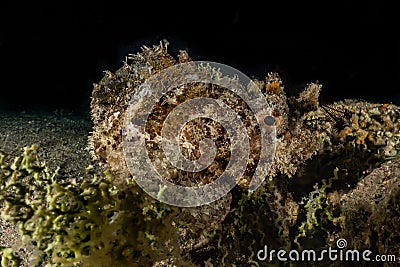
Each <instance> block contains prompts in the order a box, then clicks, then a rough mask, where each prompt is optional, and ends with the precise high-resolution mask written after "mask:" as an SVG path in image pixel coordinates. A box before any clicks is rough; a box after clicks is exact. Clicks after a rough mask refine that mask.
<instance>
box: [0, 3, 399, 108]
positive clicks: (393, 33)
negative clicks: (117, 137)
mask: <svg viewBox="0 0 400 267" xmlns="http://www.w3.org/2000/svg"><path fill="white" fill-rule="evenodd" d="M264 2H265V4H263V5H261V1H260V4H254V3H251V2H249V1H242V2H240V3H236V4H235V3H234V2H229V3H227V4H225V5H223V4H222V5H221V6H216V1H215V2H211V3H207V2H204V1H202V2H195V1H193V2H186V3H180V4H174V3H172V2H168V1H164V2H161V3H158V2H154V1H152V2H150V1H147V2H146V3H147V4H137V2H135V1H130V2H128V3H120V2H117V1H108V2H101V1H86V2H82V3H76V2H73V1H69V2H62V1H53V2H49V3H39V2H38V1H31V2H28V3H21V2H18V1H15V2H13V3H11V2H8V3H7V2H3V3H2V4H0V68H1V72H0V78H1V79H0V90H1V94H0V108H3V109H19V110H27V109H33V108H41V109H50V110H56V109H74V110H86V111H87V110H88V109H89V103H90V95H91V90H92V85H93V83H96V82H98V81H99V80H100V79H101V77H102V76H103V71H104V70H111V71H115V70H116V69H118V68H119V67H121V66H122V62H123V60H124V58H125V56H126V55H127V54H128V53H136V52H138V51H140V46H142V45H153V44H158V43H159V41H160V40H162V39H166V40H168V41H169V42H170V46H169V51H170V52H171V54H173V55H175V54H176V53H177V51H178V50H179V49H186V50H188V51H189V53H190V55H191V56H192V58H193V59H195V60H208V61H217V62H220V63H224V64H228V65H230V66H232V67H235V68H237V69H239V70H240V71H242V72H244V73H245V74H247V75H249V76H250V77H258V78H263V77H264V75H265V73H266V72H268V71H277V72H279V73H280V74H281V76H282V78H283V80H284V82H285V85H286V88H287V89H288V92H289V93H293V92H297V91H299V90H300V89H301V88H303V87H304V85H305V84H307V83H309V82H311V81H319V82H320V83H322V84H323V95H322V98H323V100H324V101H328V102H329V101H334V100H339V99H343V98H357V99H364V100H368V101H374V102H389V103H390V102H391V103H395V104H400V91H399V86H398V85H399V74H400V72H399V68H400V67H399V63H400V61H399V41H398V40H397V39H398V36H397V35H398V33H399V27H398V25H399V23H398V21H397V19H396V16H397V14H395V11H396V9H395V8H393V7H391V6H388V5H387V3H385V2H383V1H379V2H378V1H363V2H362V3H358V2H356V1H332V2H334V3H335V4H327V3H325V2H327V1H319V2H320V3H313V2H310V1H307V2H305V1H294V2H293V3H290V2H285V1H273V2H268V1H264ZM264 5H265V6H264Z"/></svg>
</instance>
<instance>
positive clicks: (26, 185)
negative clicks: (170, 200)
mask: <svg viewBox="0 0 400 267" xmlns="http://www.w3.org/2000/svg"><path fill="white" fill-rule="evenodd" d="M37 152H38V147H37V146H35V145H34V146H31V147H26V148H25V150H24V152H23V155H22V156H20V157H18V158H16V159H15V161H14V163H13V164H7V162H6V159H7V156H6V154H5V153H3V152H1V154H0V155H1V157H0V164H1V172H0V201H1V202H4V203H5V208H4V211H3V213H2V216H3V217H4V218H5V219H7V220H8V221H10V222H12V223H15V224H16V225H17V226H18V229H19V232H20V234H21V235H22V236H24V239H25V241H26V242H28V243H30V244H32V245H33V246H34V247H35V248H36V252H35V253H34V254H35V255H36V257H37V259H36V264H37V265H39V264H42V263H43V262H48V264H47V265H46V266H77V265H78V264H79V263H81V264H83V266H107V267H109V266H143V265H146V266H149V265H151V264H153V263H155V262H157V261H158V260H161V259H164V258H168V257H175V256H177V255H180V251H179V246H178V245H176V244H175V243H174V242H176V240H174V239H173V237H175V236H176V234H175V232H174V231H175V230H174V228H173V227H171V218H172V216H173V211H172V210H171V209H170V208H169V207H168V206H166V205H164V204H163V203H159V202H154V201H153V200H151V199H147V198H146V197H143V196H145V194H143V193H142V192H140V189H139V187H138V186H136V185H135V183H134V182H133V180H130V181H128V182H127V184H128V186H127V187H126V188H125V189H124V190H117V189H116V188H115V187H114V186H113V185H112V183H111V177H110V175H109V174H108V173H107V172H105V174H104V175H102V176H98V175H96V174H95V173H94V172H93V171H92V169H91V168H88V170H87V172H88V175H90V176H91V179H87V180H85V181H83V182H80V183H78V182H76V181H65V182H60V181H58V180H57V178H56V177H57V175H56V174H57V173H56V172H53V173H52V172H50V170H49V169H48V168H46V166H45V165H44V164H43V163H40V162H39V161H38V159H37ZM161 219H162V220H163V221H162V223H161ZM168 223H169V224H168ZM168 226H169V227H168ZM167 244H168V246H166V245H167ZM8 261H11V262H12V263H13V266H16V264H17V259H16V256H15V255H14V254H12V252H11V250H10V249H9V248H7V249H3V253H2V264H3V266H7V265H6V264H7V262H8Z"/></svg>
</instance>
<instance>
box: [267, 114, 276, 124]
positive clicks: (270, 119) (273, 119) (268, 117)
mask: <svg viewBox="0 0 400 267" xmlns="http://www.w3.org/2000/svg"><path fill="white" fill-rule="evenodd" d="M264 123H265V124H266V125H267V126H274V125H275V118H274V116H271V115H267V116H265V117H264Z"/></svg>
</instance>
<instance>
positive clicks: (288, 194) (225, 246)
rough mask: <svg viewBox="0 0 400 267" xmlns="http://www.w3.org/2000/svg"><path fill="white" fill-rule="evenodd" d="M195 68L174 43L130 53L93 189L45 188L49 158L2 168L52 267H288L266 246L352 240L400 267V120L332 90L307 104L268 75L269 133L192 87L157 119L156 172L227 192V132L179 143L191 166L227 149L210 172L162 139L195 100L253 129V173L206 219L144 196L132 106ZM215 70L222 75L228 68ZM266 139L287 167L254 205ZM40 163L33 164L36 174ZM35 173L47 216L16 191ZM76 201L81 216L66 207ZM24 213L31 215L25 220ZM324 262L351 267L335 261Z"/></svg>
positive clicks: (12, 202)
mask: <svg viewBox="0 0 400 267" xmlns="http://www.w3.org/2000/svg"><path fill="white" fill-rule="evenodd" d="M187 62H191V58H190V56H189V55H188V53H187V52H186V51H180V53H179V55H177V56H176V58H175V57H174V56H172V55H170V54H169V52H168V49H167V43H163V42H161V43H160V44H159V45H154V46H153V47H143V48H142V51H140V52H138V53H136V54H132V55H128V56H127V59H126V61H125V62H124V64H123V66H122V67H121V68H120V69H118V70H117V71H115V72H114V73H113V72H110V71H105V75H104V77H103V78H102V79H101V81H99V83H98V84H95V85H94V88H93V93H92V99H91V117H92V121H93V124H94V126H93V131H92V133H91V135H90V136H89V145H88V150H89V151H90V153H91V155H92V157H93V158H94V159H96V160H97V161H98V162H99V164H100V165H101V166H102V168H103V169H104V170H107V172H106V174H107V175H104V174H93V171H92V172H90V170H89V174H90V175H92V176H93V175H94V176H95V178H94V180H92V181H91V180H90V179H89V180H87V181H84V182H83V184H82V183H77V182H75V183H72V182H71V183H67V184H63V185H59V184H58V183H56V181H54V179H52V178H51V175H49V174H45V175H44V176H43V177H45V178H40V179H39V178H38V177H42V176H41V175H42V174H43V173H44V172H45V168H44V167H40V168H36V167H35V168H32V167H31V165H29V164H30V163H29V162H36V161H35V160H36V158H34V157H33V156H32V155H31V154H29V153H33V154H34V151H35V149H36V148H31V149H30V150H29V149H28V150H26V151H25V154H24V156H23V159H25V161H24V160H22V161H21V159H20V160H19V161H18V160H17V161H16V163H14V165H13V166H11V167H10V166H9V165H7V164H6V162H5V160H4V157H3V158H2V160H1V163H2V170H3V171H2V173H1V175H2V176H1V187H0V189H1V190H0V193H1V194H0V195H3V196H7V197H2V198H0V200H4V201H6V202H7V203H8V204H7V205H8V207H9V208H8V209H7V210H6V214H5V215H7V218H8V219H9V220H10V221H12V222H14V223H20V225H21V227H20V229H21V231H22V232H23V233H24V235H26V236H31V238H30V239H29V240H30V241H29V242H31V241H32V240H33V242H34V243H33V245H34V246H36V247H37V248H38V249H39V251H41V252H40V253H39V254H38V255H39V256H40V257H44V256H43V255H47V256H46V257H47V258H46V257H45V258H46V259H48V260H50V262H53V263H54V264H57V263H60V264H63V265H56V266H74V264H78V263H80V264H83V266H95V265H96V266H121V264H123V266H151V265H152V266H270V265H273V264H277V265H280V264H281V265H284V262H280V261H278V260H277V258H276V257H274V258H273V259H272V260H270V261H269V260H265V259H264V260H261V259H260V258H259V257H258V256H259V255H258V252H259V251H260V250H262V249H263V248H264V246H265V245H268V247H269V248H271V249H275V250H276V251H278V250H279V249H283V250H285V251H287V252H289V251H291V250H298V251H301V250H305V249H314V250H316V251H323V250H326V249H328V247H336V246H337V243H336V242H338V240H345V241H346V242H347V244H346V247H347V248H349V249H358V250H363V249H364V250H366V249H368V250H370V251H371V253H373V254H372V255H378V254H379V255H387V256H390V255H392V256H393V257H394V258H393V257H392V258H391V259H394V261H392V262H387V263H386V264H387V265H388V266H390V265H391V264H392V265H393V266H394V265H396V264H398V263H399V261H400V246H399V244H400V242H399V241H400V226H399V225H400V181H399V179H400V178H399V177H400V176H399V173H400V160H399V153H400V108H399V107H398V106H396V105H393V104H390V103H368V102H365V101H361V100H343V101H339V102H335V103H329V104H321V103H320V101H319V95H320V91H321V90H322V85H321V84H318V83H309V84H308V85H307V86H306V87H305V88H304V89H303V90H302V92H301V93H299V94H297V95H288V94H287V93H286V90H285V87H284V81H282V79H281V78H280V77H279V74H278V73H267V74H266V77H265V78H263V79H260V80H254V83H255V84H256V85H257V86H258V88H259V90H260V91H261V92H262V93H263V95H264V96H265V98H266V99H267V101H268V103H270V115H269V116H268V118H266V119H265V121H264V122H265V124H266V125H264V126H260V125H258V123H257V118H255V115H254V113H252V111H251V110H250V109H249V107H248V106H247V105H246V103H245V102H244V101H243V100H242V99H240V97H238V96H237V95H235V94H234V93H232V92H231V91H229V90H226V89H224V88H221V87H218V86H215V85H213V84H207V83H193V84H188V85H183V86H181V87H178V88H175V89H174V90H171V91H170V92H168V94H166V95H164V96H163V97H162V98H161V99H159V100H158V102H157V105H155V107H154V108H153V110H152V113H151V115H150V116H149V118H148V122H147V125H146V131H147V133H148V136H147V139H146V149H147V153H148V155H149V158H150V159H151V161H152V162H153V163H154V165H156V166H157V167H158V168H161V167H163V168H165V169H166V170H167V171H165V172H164V176H163V177H164V178H165V179H166V180H168V181H170V182H173V183H176V184H179V185H186V186H188V185H196V184H206V183H209V182H210V181H214V180H216V179H217V178H218V176H220V175H221V173H223V172H224V168H226V166H227V165H228V164H229V159H230V155H231V154H230V146H231V143H230V141H229V139H228V138H227V137H226V131H225V130H224V128H223V127H221V125H219V124H218V123H215V122H213V121H212V120H209V119H201V118H200V119H196V120H193V121H191V122H190V123H187V124H186V126H185V127H184V128H183V129H182V131H181V133H180V135H179V137H178V139H179V143H180V145H181V146H182V153H183V154H184V155H185V157H187V158H188V159H192V160H193V159H197V158H199V156H200V154H201V153H200V151H201V149H200V140H203V139H204V138H210V139H212V140H213V141H214V143H215V144H216V147H217V150H216V157H215V160H214V161H213V163H212V164H211V165H210V166H209V167H208V168H206V169H205V170H202V171H201V172H198V173H195V172H185V171H182V170H179V169H176V168H174V167H173V166H171V165H168V162H167V159H166V158H165V156H164V155H163V154H162V152H161V145H160V136H161V131H162V126H163V122H164V121H165V120H166V118H167V116H168V114H169V113H171V112H172V110H173V109H174V108H175V107H177V106H178V105H179V104H181V103H183V102H185V101H187V100H188V99H193V98H196V97H207V98H218V99H221V100H222V101H223V102H224V103H225V104H226V105H228V106H229V107H230V108H231V109H232V110H234V111H235V112H236V113H237V114H238V117H240V118H241V120H242V122H243V125H245V127H246V132H247V134H248V136H249V140H250V143H249V146H250V156H249V159H248V164H247V167H246V170H245V171H244V174H243V176H242V177H240V179H239V181H238V185H237V186H236V187H234V188H233V190H232V191H231V192H230V193H229V194H227V195H226V196H224V197H223V198H221V199H219V200H217V201H215V202H213V203H209V204H207V205H203V206H200V207H192V208H189V207H175V206H170V205H167V204H163V203H160V202H158V201H156V200H154V199H152V198H151V197H150V196H148V195H147V194H146V193H145V192H144V191H143V190H141V188H140V187H139V186H138V185H137V184H136V183H135V177H134V175H135V174H133V175H132V174H131V173H130V172H129V170H128V167H127V163H126V161H125V158H124V151H123V136H122V132H123V128H124V119H125V116H126V112H127V109H128V106H129V103H130V100H131V99H132V97H133V96H134V95H135V94H136V93H137V92H138V89H139V87H140V86H141V85H142V84H143V83H144V82H145V81H146V79H148V78H150V77H151V76H152V75H155V74H157V73H160V72H161V71H162V70H164V69H166V68H168V67H171V66H174V65H177V64H179V63H187ZM210 71H212V72H213V74H215V76H218V75H221V73H219V71H218V70H217V69H210ZM222 78H225V79H232V80H233V79H234V78H233V77H222V76H221V79H222ZM259 127H273V128H274V131H275V133H276V138H275V141H274V145H275V151H274V160H273V163H272V165H271V166H270V169H269V173H268V176H267V178H266V179H265V180H264V181H263V183H262V185H261V186H260V187H259V188H257V190H255V191H254V192H251V193H249V191H248V189H249V188H248V187H249V184H250V181H251V178H252V175H253V174H254V172H255V169H256V166H257V164H258V161H259V159H260V138H261V137H260V135H261V131H260V129H259ZM32 151H33V152H32ZM27 153H28V154H27ZM27 160H28V163H29V164H27V163H24V162H26V161H27ZM35 164H36V163H35ZM35 166H36V165H35ZM39 166H41V165H39ZM21 168H22V169H21ZM15 173H18V175H17V174H15ZM30 175H33V176H34V177H33V178H34V179H32V178H31V179H28V181H30V182H31V183H33V184H34V186H35V187H31V189H27V188H25V189H24V190H31V191H32V190H33V189H34V190H35V191H39V192H41V190H45V192H47V193H44V194H43V195H41V196H42V197H41V198H37V199H36V201H37V202H34V203H36V204H35V205H33V204H32V203H31V202H30V199H29V198H26V197H25V196H23V194H22V193H21V191H20V189H21V188H22V187H21V186H22V185H21V184H18V186H15V185H13V183H15V180H16V179H22V178H24V179H26V177H29V176H30ZM96 177H97V178H96ZM100 177H101V178H100ZM10 181H13V183H11V182H10ZM10 185H13V186H10ZM12 188H16V189H18V190H19V191H18V190H14V191H13V190H12ZM32 188H33V189H32ZM46 190H47V191H46ZM54 190H55V191H54ZM54 192H56V193H57V192H58V193H57V194H56V195H54ZM64 198H65V201H66V203H69V204H68V205H65V204H63V203H64V202H63V201H60V200H61V199H64ZM67 198H68V199H67ZM22 200H23V201H22ZM22 202H23V203H24V205H22V204H21V203H22ZM18 205H19V206H18ZM21 205H22V206H23V207H25V209H22V210H20V211H19V212H17V210H15V209H16V208H17V207H21ZM85 212H86V213H85ZM21 213H23V214H22V215H21ZM85 214H90V215H85ZM11 215H12V216H11ZM17 215H18V216H17ZM43 216H44V217H43ZM43 218H47V219H46V220H48V219H49V218H52V220H53V219H54V220H56V221H57V222H58V223H57V224H55V226H54V227H56V228H54V227H53V228H52V230H51V231H50V230H48V228H49V227H50V226H49V225H48V224H46V223H44V221H45V219H43ZM39 222H40V223H39ZM61 222H62V223H61ZM35 228H36V230H34V229H35ZM46 229H47V230H46ZM39 230H40V231H39ZM92 231H95V233H97V234H94V233H91V234H90V232H92ZM55 237H57V238H56V239H54V238H55ZM60 242H62V243H63V244H68V246H60ZM342 248H343V247H342ZM7 253H8V254H5V253H3V260H4V262H7V260H11V259H12V257H11V256H8V258H5V256H4V255H11V254H10V251H7ZM39 256H38V257H39ZM100 258H101V259H102V260H103V261H100V260H99V259H100ZM106 258H107V260H105V259H106ZM103 262H104V263H103ZM323 262H324V264H326V265H332V266H334V265H335V264H338V262H334V261H329V259H327V258H325V260H324V261H323ZM65 264H70V265H65ZM309 264H310V265H311V266H312V265H313V263H312V262H309ZM315 264H316V263H315ZM358 264H361V265H362V264H363V262H359V263H358ZM339 265H340V264H339ZM50 266H51V265H50Z"/></svg>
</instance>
